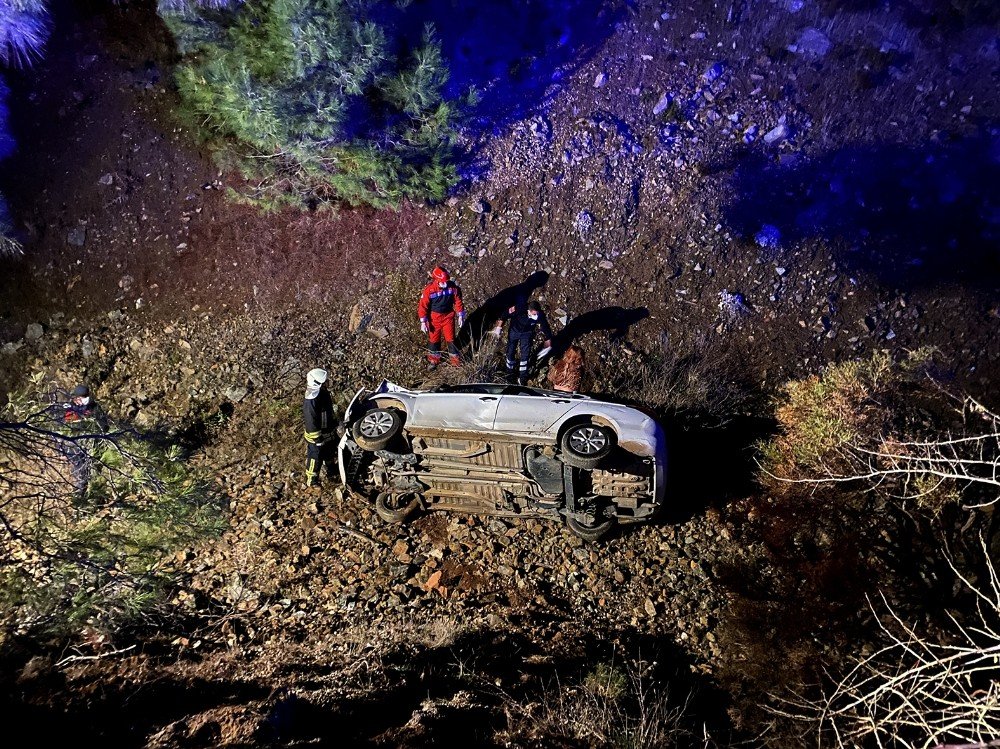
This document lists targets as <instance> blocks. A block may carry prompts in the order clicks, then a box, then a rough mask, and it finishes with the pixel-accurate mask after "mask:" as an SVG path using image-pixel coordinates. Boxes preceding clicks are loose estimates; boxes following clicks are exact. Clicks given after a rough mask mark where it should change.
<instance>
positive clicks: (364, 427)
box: [361, 413, 392, 437]
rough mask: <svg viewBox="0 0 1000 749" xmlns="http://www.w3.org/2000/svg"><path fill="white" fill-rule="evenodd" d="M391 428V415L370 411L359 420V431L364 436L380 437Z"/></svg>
mask: <svg viewBox="0 0 1000 749" xmlns="http://www.w3.org/2000/svg"><path fill="white" fill-rule="evenodd" d="M391 428H392V416H390V415H389V414H387V413H371V414H368V415H367V416H365V418H363V419H362V420H361V433H362V434H363V435H364V436H365V437H382V436H383V435H385V434H386V433H387V432H388V431H389V430H390V429H391Z"/></svg>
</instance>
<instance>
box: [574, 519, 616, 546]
mask: <svg viewBox="0 0 1000 749" xmlns="http://www.w3.org/2000/svg"><path fill="white" fill-rule="evenodd" d="M614 524H615V521H614V520H605V521H603V522H596V521H595V522H594V523H584V522H582V521H580V520H577V519H576V518H570V517H568V518H566V527H567V528H569V529H570V530H571V531H573V533H575V534H576V535H578V536H579V537H580V538H582V539H583V540H584V541H600V540H601V539H602V538H604V536H605V535H606V534H607V532H608V531H609V530H611V527H612V526H613V525H614Z"/></svg>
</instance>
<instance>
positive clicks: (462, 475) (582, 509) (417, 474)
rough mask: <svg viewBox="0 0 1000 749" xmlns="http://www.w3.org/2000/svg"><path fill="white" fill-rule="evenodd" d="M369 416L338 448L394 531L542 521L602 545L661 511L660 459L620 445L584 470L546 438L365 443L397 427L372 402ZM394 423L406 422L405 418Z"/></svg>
mask: <svg viewBox="0 0 1000 749" xmlns="http://www.w3.org/2000/svg"><path fill="white" fill-rule="evenodd" d="M386 405H389V406H390V408H388V409H386V408H380V406H386ZM366 409H367V410H365V409H355V410H354V412H353V413H354V414H355V416H357V415H358V414H359V413H360V414H367V416H362V417H361V419H357V418H356V419H355V428H354V429H352V430H349V431H348V432H347V433H346V434H345V435H344V438H343V440H342V441H341V446H340V447H341V471H342V474H343V478H344V481H345V484H346V485H347V486H348V487H349V488H350V489H351V490H353V491H354V492H357V493H359V494H361V495H363V496H365V497H366V498H368V499H369V500H371V501H373V502H374V503H375V508H376V510H377V512H378V514H379V515H380V516H381V517H382V518H383V519H385V520H387V521H389V522H402V521H403V520H405V519H406V518H407V517H408V516H409V515H410V514H412V513H413V512H415V511H417V510H447V511H453V512H468V513H474V514H479V515H499V516H519V517H539V518H546V519H549V520H556V521H565V522H566V524H567V525H568V526H569V528H570V529H571V530H573V531H574V532H575V533H576V534H577V535H579V536H581V537H583V538H584V539H587V540H597V539H598V538H600V537H601V536H603V535H604V534H605V533H606V532H607V531H608V530H610V528H611V527H613V525H614V524H615V523H616V522H617V523H631V522H638V521H644V520H648V519H649V518H650V517H651V516H652V515H653V514H654V513H655V511H656V510H657V509H658V506H659V503H658V501H657V494H658V493H657V487H656V482H657V470H656V468H657V461H656V459H655V457H650V456H642V455H636V454H634V453H632V452H629V451H628V450H626V449H625V448H623V447H622V446H620V445H615V446H614V449H613V450H611V451H610V453H609V454H607V455H606V456H605V457H603V458H602V459H601V460H600V463H599V464H598V465H597V466H594V467H589V466H588V467H581V466H580V465H579V464H577V465H573V464H572V463H573V462H575V461H572V460H569V459H567V456H566V454H565V452H564V451H563V450H561V449H560V446H559V444H558V442H557V441H556V440H555V439H553V438H552V437H551V436H546V435H513V434H503V433H496V432H493V433H490V432H483V431H478V430H477V431H462V430H456V429H448V428H433V427H426V426H410V425H407V426H406V427H405V428H400V429H399V430H398V433H395V434H394V436H393V437H392V439H391V440H389V441H386V442H385V443H384V444H383V442H382V441H377V442H370V441H368V440H367V439H366V438H365V435H364V434H363V433H362V432H361V431H359V430H358V425H359V424H360V421H361V420H367V421H368V422H371V423H372V424H373V425H375V428H376V430H377V429H378V428H379V426H380V424H379V423H378V422H379V420H382V421H383V422H388V421H391V420H393V419H395V418H397V417H396V416H394V415H393V414H394V410H393V409H392V408H391V404H390V403H387V402H386V401H384V400H383V401H381V402H379V401H377V400H375V399H372V400H371V401H370V402H369V403H367V404H366ZM397 413H400V415H399V417H398V418H400V421H401V422H402V420H403V419H405V414H404V413H402V412H397ZM583 427H584V428H580V429H578V431H580V434H581V439H582V438H585V437H586V435H587V432H586V430H585V427H586V425H583ZM359 442H360V443H361V444H359Z"/></svg>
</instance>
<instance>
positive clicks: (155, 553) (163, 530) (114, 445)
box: [0, 378, 221, 639]
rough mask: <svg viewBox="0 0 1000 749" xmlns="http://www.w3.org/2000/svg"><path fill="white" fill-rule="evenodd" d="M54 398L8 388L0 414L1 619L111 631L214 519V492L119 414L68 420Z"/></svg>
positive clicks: (156, 588) (32, 628) (143, 606)
mask: <svg viewBox="0 0 1000 749" xmlns="http://www.w3.org/2000/svg"><path fill="white" fill-rule="evenodd" d="M36 384H37V378H36ZM52 409H53V407H52V406H49V405H48V404H47V403H46V402H45V401H44V400H43V399H40V398H38V397H37V396H35V395H33V394H32V393H31V392H30V391H24V392H19V393H14V394H12V396H11V399H10V403H9V404H8V406H7V408H6V412H5V413H4V414H3V420H2V421H0V528H2V529H3V530H2V534H3V536H4V541H3V543H2V544H0V549H2V552H0V568H2V569H3V574H2V576H0V625H2V629H3V630H6V631H7V633H22V634H24V633H30V634H50V635H57V636H61V635H67V634H69V633H71V632H75V631H77V630H79V627H80V625H81V624H82V623H86V624H87V625H88V627H89V628H90V629H92V630H95V631H102V632H105V633H110V632H113V631H114V630H115V629H116V628H118V627H120V626H122V625H123V624H125V623H126V622H128V621H130V620H133V619H134V618H135V617H137V616H138V615H140V614H143V613H146V612H147V611H148V610H149V608H150V607H151V606H152V605H153V604H154V603H156V602H157V601H158V600H159V594H160V592H161V590H162V589H163V587H164V585H165V584H166V583H167V582H168V580H169V577H168V575H167V574H166V572H165V571H164V566H165V562H166V561H167V560H168V559H169V557H170V556H171V555H172V554H173V553H174V552H176V551H177V550H178V549H181V548H185V547H186V546H187V545H189V544H191V543H194V542H195V541H197V540H198V539H200V538H202V537H204V536H206V535H208V534H211V533H214V532H215V531H217V530H219V529H220V524H221V513H220V508H219V503H218V502H217V501H216V499H215V496H214V492H213V491H212V490H211V488H210V485H209V483H208V481H207V480H206V479H205V478H203V477H201V476H200V475H198V474H196V473H195V472H193V471H192V470H191V469H190V468H189V467H188V466H187V465H186V464H185V463H184V461H183V460H182V456H181V454H180V451H179V450H178V448H177V447H176V446H170V445H166V446H164V445H161V444H159V443H158V442H156V441H155V440H153V439H152V438H151V436H150V435H145V434H141V433H139V432H136V431H135V430H133V429H131V428H129V427H126V426H123V425H121V424H110V425H109V424H104V423H97V422H96V421H95V422H94V423H88V422H82V423H80V424H79V425H78V427H77V428H75V429H72V430H71V429H69V428H68V427H67V426H65V425H64V424H63V423H62V421H61V419H59V417H58V413H60V412H59V411H58V407H57V411H55V412H54V411H53V410H52ZM88 421H89V420H88ZM0 631H2V630H0ZM0 639H2V635H0Z"/></svg>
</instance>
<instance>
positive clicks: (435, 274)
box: [431, 265, 451, 283]
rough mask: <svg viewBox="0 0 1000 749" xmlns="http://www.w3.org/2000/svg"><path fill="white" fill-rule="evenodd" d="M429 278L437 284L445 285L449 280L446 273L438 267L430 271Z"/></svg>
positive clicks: (449, 277)
mask: <svg viewBox="0 0 1000 749" xmlns="http://www.w3.org/2000/svg"><path fill="white" fill-rule="evenodd" d="M431 277H432V278H433V279H434V280H435V281H437V282H438V283H447V282H448V281H450V280H451V276H450V275H448V271H446V270H445V269H444V268H442V267H441V266H440V265H439V266H438V267H436V268H435V269H434V270H432V271H431Z"/></svg>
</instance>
